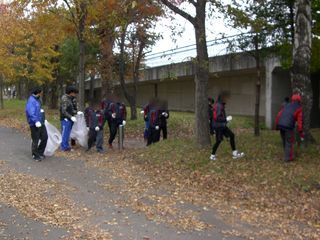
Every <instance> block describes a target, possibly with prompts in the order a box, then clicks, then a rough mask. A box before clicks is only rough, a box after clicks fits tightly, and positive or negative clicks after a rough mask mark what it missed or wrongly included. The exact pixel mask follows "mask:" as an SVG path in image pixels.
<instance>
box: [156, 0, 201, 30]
mask: <svg viewBox="0 0 320 240" xmlns="http://www.w3.org/2000/svg"><path fill="white" fill-rule="evenodd" d="M160 1H161V2H162V3H163V4H164V5H165V6H167V7H168V8H169V9H170V10H172V11H173V12H175V13H176V14H179V15H180V16H181V17H183V18H185V19H187V20H188V21H189V22H190V23H192V24H193V25H195V23H196V21H195V18H194V17H192V16H191V15H190V14H189V13H187V12H185V11H183V10H181V9H180V8H178V7H177V6H176V5H174V4H173V3H171V2H170V1H169V0H160Z"/></svg>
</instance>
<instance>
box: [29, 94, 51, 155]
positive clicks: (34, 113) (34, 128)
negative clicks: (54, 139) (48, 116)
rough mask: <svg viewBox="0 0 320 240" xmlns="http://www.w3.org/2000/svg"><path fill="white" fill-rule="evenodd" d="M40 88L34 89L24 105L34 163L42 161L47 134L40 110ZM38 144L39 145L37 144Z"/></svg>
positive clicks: (42, 112) (41, 110)
mask: <svg viewBox="0 0 320 240" xmlns="http://www.w3.org/2000/svg"><path fill="white" fill-rule="evenodd" d="M41 96H42V90H41V88H35V89H34V90H33V91H32V95H31V96H30V97H29V99H28V102H27V105H26V117H27V120H28V124H29V126H30V130H31V138H32V150H31V151H32V157H33V159H34V160H35V161H41V160H42V159H44V158H45V157H44V151H45V149H46V146H47V141H48V133H47V129H46V126H45V115H44V110H43V109H41V101H40V97H41ZM39 142H40V144H39Z"/></svg>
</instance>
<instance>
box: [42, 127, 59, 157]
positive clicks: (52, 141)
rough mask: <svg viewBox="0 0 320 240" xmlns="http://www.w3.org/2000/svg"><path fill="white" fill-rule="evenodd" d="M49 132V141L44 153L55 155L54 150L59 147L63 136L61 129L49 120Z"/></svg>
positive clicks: (49, 155) (48, 155)
mask: <svg viewBox="0 0 320 240" xmlns="http://www.w3.org/2000/svg"><path fill="white" fill-rule="evenodd" d="M45 126H46V129H47V133H48V142H47V146H46V149H45V151H44V155H45V156H47V157H51V156H53V154H54V152H55V151H56V150H57V149H58V148H59V146H60V144H61V142H62V136H61V133H60V132H59V130H58V129H57V128H56V127H55V126H53V125H52V124H51V123H49V122H48V121H46V122H45Z"/></svg>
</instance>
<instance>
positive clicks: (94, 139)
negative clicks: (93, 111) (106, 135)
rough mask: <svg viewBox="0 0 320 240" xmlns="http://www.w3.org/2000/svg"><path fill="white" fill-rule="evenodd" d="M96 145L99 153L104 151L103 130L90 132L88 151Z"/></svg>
mask: <svg viewBox="0 0 320 240" xmlns="http://www.w3.org/2000/svg"><path fill="white" fill-rule="evenodd" d="M94 143H96V148H97V151H102V150H103V129H100V130H99V131H98V132H97V131H96V130H95V129H90V130H89V139H88V150H90V148H92V146H93V144H94Z"/></svg>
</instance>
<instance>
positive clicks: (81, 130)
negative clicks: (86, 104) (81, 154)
mask: <svg viewBox="0 0 320 240" xmlns="http://www.w3.org/2000/svg"><path fill="white" fill-rule="evenodd" d="M76 118H77V121H76V122H75V123H74V124H73V126H72V130H71V134H70V137H71V138H72V139H74V140H76V141H77V143H78V144H79V145H80V146H81V147H84V148H88V130H87V124H86V120H85V118H84V115H83V114H80V115H79V114H78V115H77V116H76Z"/></svg>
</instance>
